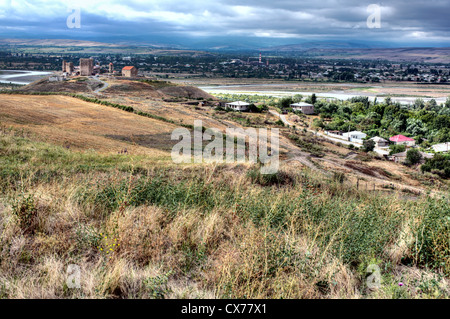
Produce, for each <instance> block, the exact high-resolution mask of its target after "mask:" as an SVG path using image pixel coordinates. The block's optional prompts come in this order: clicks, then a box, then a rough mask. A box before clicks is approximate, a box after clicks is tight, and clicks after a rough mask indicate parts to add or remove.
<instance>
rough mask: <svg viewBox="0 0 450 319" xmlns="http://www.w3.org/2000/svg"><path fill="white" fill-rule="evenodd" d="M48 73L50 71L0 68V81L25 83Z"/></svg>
mask: <svg viewBox="0 0 450 319" xmlns="http://www.w3.org/2000/svg"><path fill="white" fill-rule="evenodd" d="M50 74H52V72H43V71H23V70H0V83H6V84H17V85H27V84H30V83H32V82H34V81H37V80H39V79H41V78H43V77H45V76H48V75H50Z"/></svg>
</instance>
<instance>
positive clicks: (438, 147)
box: [432, 142, 450, 153]
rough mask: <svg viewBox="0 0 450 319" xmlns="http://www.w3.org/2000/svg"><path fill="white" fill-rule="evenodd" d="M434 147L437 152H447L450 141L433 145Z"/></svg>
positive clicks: (449, 147)
mask: <svg viewBox="0 0 450 319" xmlns="http://www.w3.org/2000/svg"><path fill="white" fill-rule="evenodd" d="M432 148H433V150H434V151H435V152H436V153H447V152H448V151H449V149H450V142H447V143H441V144H436V145H433V146H432Z"/></svg>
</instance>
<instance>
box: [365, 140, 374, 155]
mask: <svg viewBox="0 0 450 319" xmlns="http://www.w3.org/2000/svg"><path fill="white" fill-rule="evenodd" d="M374 149H375V141H373V140H365V141H363V151H364V152H366V153H368V152H372V151H373V150H374Z"/></svg>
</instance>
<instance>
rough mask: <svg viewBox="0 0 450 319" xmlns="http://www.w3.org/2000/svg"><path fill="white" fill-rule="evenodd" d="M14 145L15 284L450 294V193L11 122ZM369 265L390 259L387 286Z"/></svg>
mask: <svg viewBox="0 0 450 319" xmlns="http://www.w3.org/2000/svg"><path fill="white" fill-rule="evenodd" d="M0 153H1V157H0V188H1V190H2V196H1V203H2V204H1V205H0V231H1V233H2V236H1V241H0V245H1V249H0V268H1V271H0V280H1V282H2V285H1V286H0V295H1V296H2V297H9V298H23V297H27V298H36V297H37V298H74V297H77V298H173V297H178V298H180V297H199V298H205V297H208V298H211V297H217V298H220V297H231V298H335V297H342V298H365V297H368V298H373V297H386V298H404V297H425V298H440V297H448V296H449V293H450V291H449V283H448V276H449V274H450V263H449V258H448V256H449V253H450V245H449V233H450V232H449V230H450V229H449V227H450V214H449V210H448V205H449V202H448V201H449V198H448V196H435V197H429V196H421V197H420V198H418V199H417V200H416V201H405V200H402V199H401V197H400V196H398V195H397V194H396V193H395V192H393V193H392V194H391V195H388V196H386V195H384V196H383V197H381V196H377V194H371V193H368V192H365V191H357V190H356V189H355V188H352V187H348V186H346V185H343V184H340V183H339V182H338V181H335V180H333V179H332V178H326V177H324V176H323V175H321V174H319V173H317V172H313V171H311V170H309V169H300V170H299V169H298V167H296V166H295V165H293V166H291V165H286V166H284V167H283V170H282V171H280V172H279V173H278V174H277V175H272V176H261V175H259V173H258V172H259V171H258V170H256V168H251V167H250V168H248V167H245V166H239V165H238V166H235V165H231V166H226V165H218V166H211V165H205V166H191V167H185V168H180V167H171V168H168V167H166V166H165V165H161V164H158V163H152V164H150V165H149V163H148V159H147V158H146V157H143V156H135V155H102V154H98V153H93V152H76V151H73V150H71V149H66V148H63V147H59V146H53V145H51V144H47V143H43V142H36V141H33V138H32V137H23V134H22V133H20V132H17V131H15V130H12V131H11V130H5V129H3V130H2V131H1V135H0ZM230 176H233V178H232V179H231V178H230ZM69 264H77V265H79V266H80V267H81V269H82V283H81V289H68V288H67V286H66V284H65V279H66V278H65V273H66V268H67V265H69ZM369 264H377V265H378V266H380V268H381V270H382V279H383V282H382V287H381V288H380V289H378V290H375V291H370V290H368V289H366V288H367V287H366V284H365V277H366V271H365V270H366V268H367V266H368V265H369ZM399 282H402V283H403V284H404V286H402V287H400V286H399V285H398V283H399Z"/></svg>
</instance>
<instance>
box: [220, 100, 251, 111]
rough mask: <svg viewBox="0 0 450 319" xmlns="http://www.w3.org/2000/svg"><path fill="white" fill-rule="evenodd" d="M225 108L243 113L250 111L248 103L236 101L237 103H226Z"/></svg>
mask: <svg viewBox="0 0 450 319" xmlns="http://www.w3.org/2000/svg"><path fill="white" fill-rule="evenodd" d="M225 107H228V108H230V109H233V110H235V111H241V112H245V111H248V110H249V109H250V103H246V102H242V101H237V102H231V103H227V104H225Z"/></svg>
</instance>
